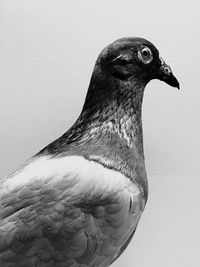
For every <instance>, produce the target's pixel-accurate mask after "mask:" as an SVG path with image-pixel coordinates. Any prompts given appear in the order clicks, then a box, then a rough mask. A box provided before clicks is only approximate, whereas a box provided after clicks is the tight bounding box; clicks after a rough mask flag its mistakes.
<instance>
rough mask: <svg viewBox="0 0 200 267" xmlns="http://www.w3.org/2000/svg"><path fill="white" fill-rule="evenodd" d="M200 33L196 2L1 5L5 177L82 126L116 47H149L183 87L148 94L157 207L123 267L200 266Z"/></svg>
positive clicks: (147, 130) (150, 89) (6, 0)
mask: <svg viewBox="0 0 200 267" xmlns="http://www.w3.org/2000/svg"><path fill="white" fill-rule="evenodd" d="M199 25H200V20H199V3H198V1H192V2H191V1H189V2H188V1H183V0H182V1H174V0H173V1H172V0H168V1H158V0H157V1H153V0H152V1H146V2H145V1H126V0H124V1H116V0H115V1H114V0H110V1H106V0H101V1H92V0H90V1H89V0H84V1H82V0H80V1H74V0H73V1H66V0H65V1H64V0H58V1H51V0H43V1H41V0H32V1H27V0H18V1H15V0H1V1H0V86H1V91H0V110H1V112H0V162H1V165H0V175H1V176H3V175H6V174H8V173H9V172H10V171H12V170H13V169H15V168H16V167H17V166H18V165H19V164H21V163H22V162H23V161H24V160H25V159H27V158H29V157H30V156H31V155H33V154H34V153H36V152H37V151H38V150H39V149H41V148H42V147H44V146H45V145H46V144H48V143H49V142H51V141H52V140H54V139H55V138H56V137H58V136H60V135H61V134H62V133H64V132H65V131H66V130H67V129H68V127H69V126H70V125H71V124H72V123H73V122H74V120H75V119H76V118H77V116H78V114H79V112H80V110H81V107H82V104H83V101H84V97H85V94H86V91H87V87H88V83H89V79H90V76H91V72H92V69H93V66H94V62H95V60H96V57H97V56H98V54H99V52H100V51H101V50H102V48H103V47H104V46H106V45H107V44H108V43H110V42H112V41H114V40H115V39H117V38H119V37H123V36H140V37H144V38H147V39H149V40H150V41H152V42H153V43H154V44H155V45H156V46H157V47H158V49H159V50H160V54H161V56H162V57H163V58H164V59H165V60H166V62H167V63H168V64H169V65H171V67H172V69H173V71H174V73H175V75H176V76H177V77H178V79H179V81H180V85H181V90H180V91H178V90H176V89H174V88H172V87H169V86H168V85H166V84H164V83H162V82H160V81H152V82H151V83H150V84H149V85H148V86H147V88H146V92H145V98H144V104H143V126H144V143H145V155H146V167H147V172H148V177H149V187H150V192H149V200H148V203H147V206H146V210H145V212H144V214H143V216H142V219H141V221H140V224H139V227H138V229H137V231H136V234H135V236H134V239H133V240H132V242H131V244H130V245H129V247H128V249H127V250H126V252H125V253H124V254H123V256H121V258H120V259H119V260H118V261H117V262H116V263H115V264H114V265H113V266H115V267H128V266H138V267H149V266H154V267H160V266H162V267H169V266H170V267H179V266H181V267H188V266H191V267H197V266H200V253H199V249H200V177H199V165H200V164H199V163H200V156H199V153H200V126H199V111H200V87H199V62H200V53H199V42H200V36H199Z"/></svg>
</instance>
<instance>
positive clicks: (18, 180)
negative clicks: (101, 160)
mask: <svg viewBox="0 0 200 267" xmlns="http://www.w3.org/2000/svg"><path fill="white" fill-rule="evenodd" d="M143 204H144V203H143V200H142V198H141V193H140V190H139V188H138V187H137V186H134V185H133V184H132V183H131V182H130V181H129V180H128V179H127V178H126V177H124V176H123V175H122V174H120V173H118V172H115V171H113V170H109V169H106V168H105V167H103V166H102V165H100V164H98V163H95V162H91V161H87V160H86V159H84V158H82V157H78V156H70V157H64V158H54V159H51V158H48V157H41V158H38V159H35V160H33V161H32V162H30V163H29V164H27V165H25V166H24V167H23V168H22V169H21V170H18V171H17V172H15V173H14V174H12V175H11V176H9V177H7V178H6V179H2V181H1V185H0V267H1V266H2V267H8V266H9V267H10V266H12V267H14V266H18V267H19V266H23V267H25V266H29V267H32V266H41V267H44V266H48V267H49V266H73V267H74V266H88V265H90V266H108V264H109V262H111V261H112V260H113V259H114V258H115V257H116V256H117V254H118V253H120V248H121V246H122V245H123V244H124V243H126V241H127V239H128V237H129V236H130V234H131V233H132V232H133V230H134V229H135V228H136V226H137V223H138V220H139V218H140V215H141V212H142V210H143V208H144V205H143Z"/></svg>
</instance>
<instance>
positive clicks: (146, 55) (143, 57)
mask: <svg viewBox="0 0 200 267" xmlns="http://www.w3.org/2000/svg"><path fill="white" fill-rule="evenodd" d="M138 58H139V60H140V61H142V62H143V63H144V64H149V63H150V62H151V61H152V60H153V54H152V52H151V50H150V48H149V47H147V46H145V47H143V48H142V49H141V50H139V51H138Z"/></svg>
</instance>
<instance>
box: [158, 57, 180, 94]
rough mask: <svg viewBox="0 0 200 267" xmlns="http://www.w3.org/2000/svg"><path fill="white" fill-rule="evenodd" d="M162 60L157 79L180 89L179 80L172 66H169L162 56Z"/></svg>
mask: <svg viewBox="0 0 200 267" xmlns="http://www.w3.org/2000/svg"><path fill="white" fill-rule="evenodd" d="M160 61H161V66H160V68H159V70H158V73H157V79H159V80H161V81H163V82H166V83H167V84H169V85H171V86H173V87H177V88H178V89H180V86H179V82H178V80H177V79H176V77H175V76H174V75H173V73H172V70H171V68H170V66H168V65H167V64H166V63H165V61H164V60H163V59H162V58H160Z"/></svg>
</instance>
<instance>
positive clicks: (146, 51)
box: [83, 37, 179, 110]
mask: <svg viewBox="0 0 200 267" xmlns="http://www.w3.org/2000/svg"><path fill="white" fill-rule="evenodd" d="M152 79H159V80H161V81H164V82H166V83H167V84H169V85H171V86H173V87H177V88H179V82H178V80H177V79H176V78H175V76H174V75H173V73H172V70H171V68H170V67H169V66H168V65H167V64H166V63H165V61H164V60H163V59H162V58H161V57H160V56H159V52H158V50H157V48H156V47H155V46H154V45H153V44H152V43H151V42H149V41H147V40H145V39H143V38H132V37H128V38H121V39H119V40H116V41H115V42H113V43H111V44H110V45H108V46H107V47H106V48H104V49H103V51H102V52H101V53H100V55H99V57H98V58H97V61H96V64H95V67H94V71H93V75H92V78H91V82H90V86H89V90H88V93H87V97H86V101H85V105H84V108H83V109H85V108H87V110H88V109H90V108H94V106H102V105H103V103H104V105H108V104H109V102H110V100H111V99H113V98H115V97H116V98H118V99H123V98H124V99H125V98H127V95H126V94H127V92H128V94H129V97H131V93H133V91H134V94H135V95H136V94H137V91H138V90H139V91H143V89H144V88H145V86H146V84H147V83H148V82H149V81H151V80H152Z"/></svg>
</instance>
